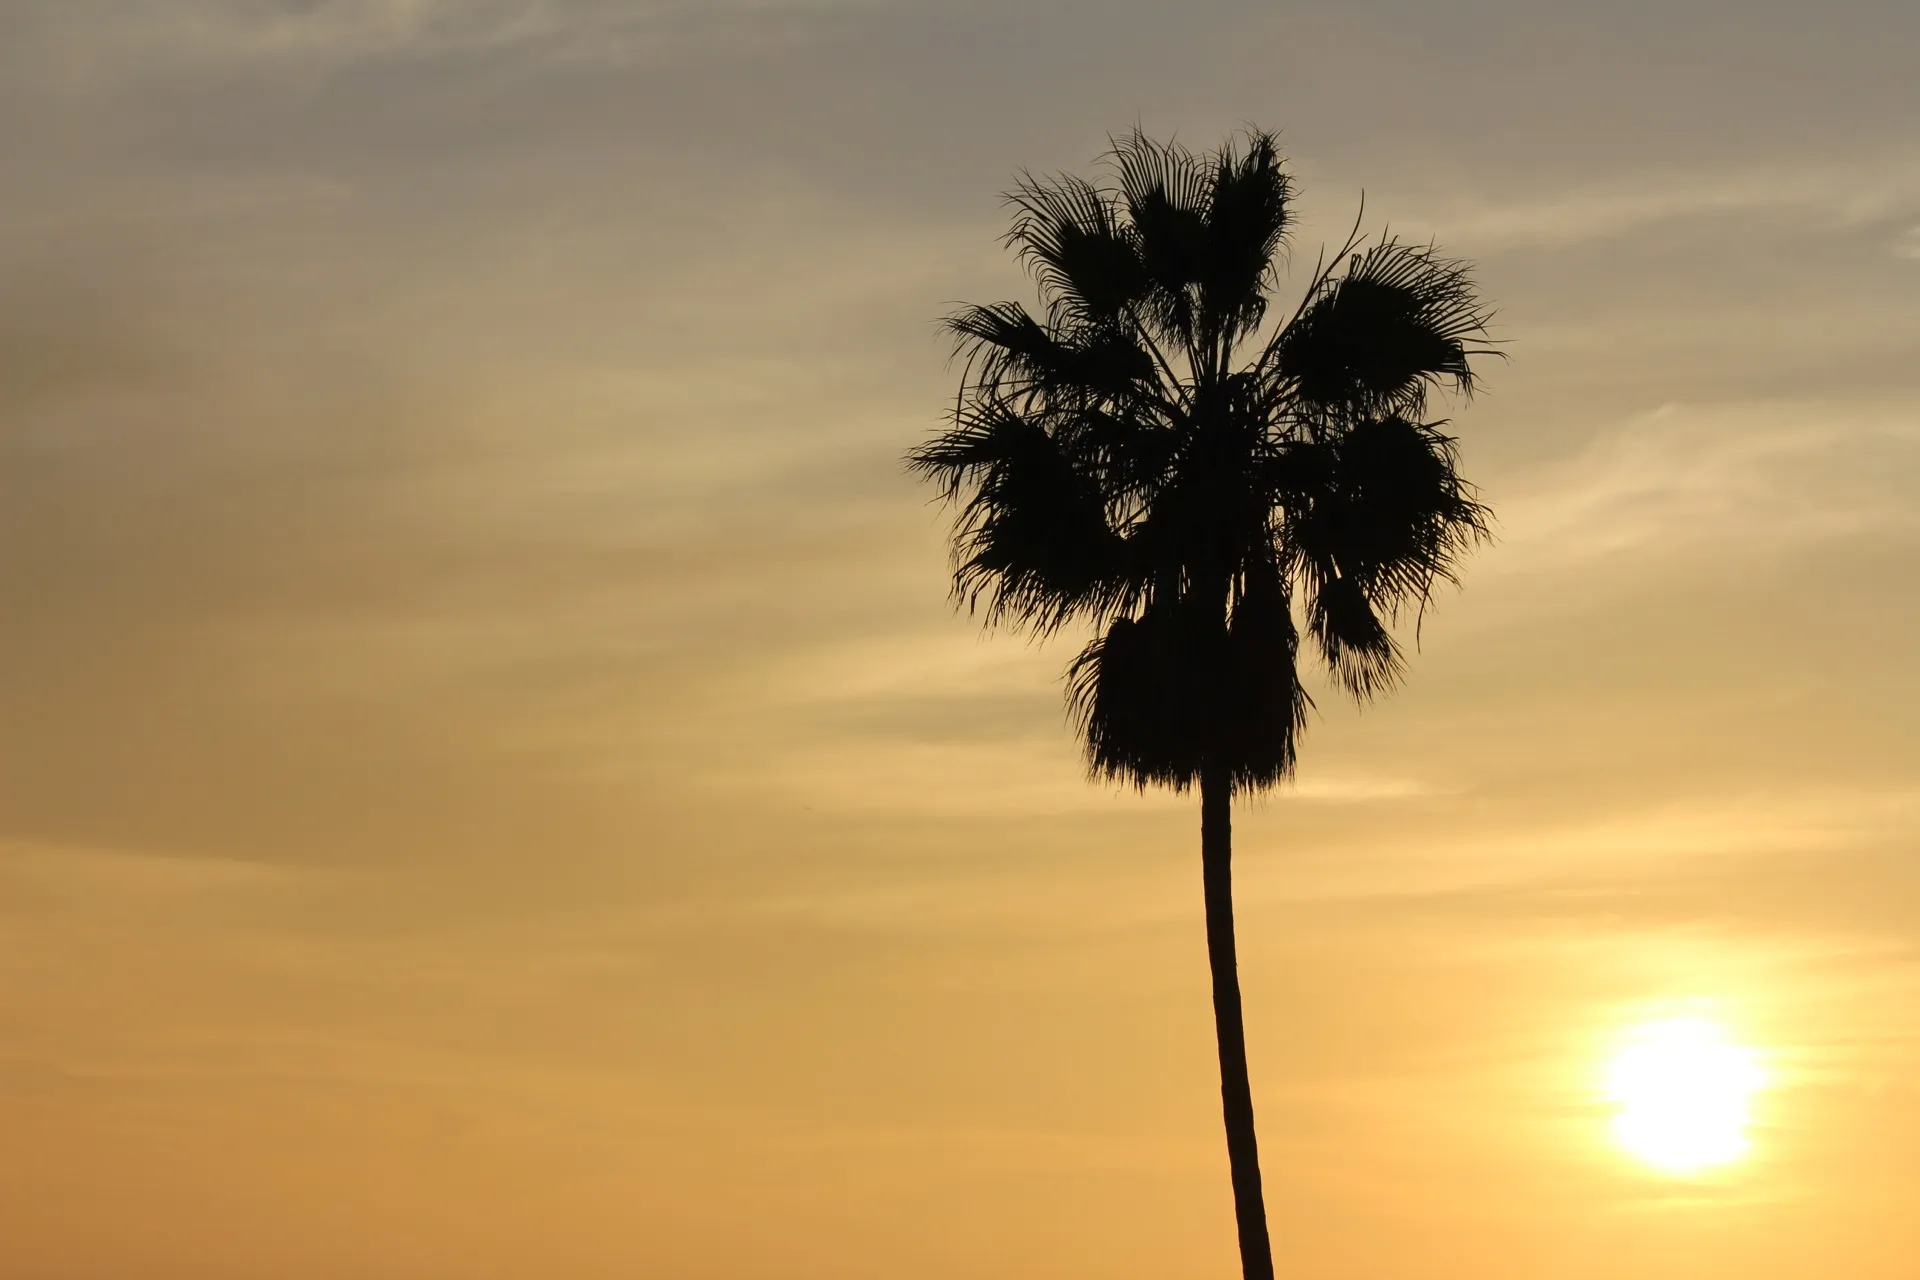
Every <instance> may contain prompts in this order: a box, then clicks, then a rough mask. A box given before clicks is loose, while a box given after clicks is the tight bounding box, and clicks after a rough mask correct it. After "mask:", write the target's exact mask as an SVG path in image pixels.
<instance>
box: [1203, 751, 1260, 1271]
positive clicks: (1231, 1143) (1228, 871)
mask: <svg viewBox="0 0 1920 1280" xmlns="http://www.w3.org/2000/svg"><path fill="white" fill-rule="evenodd" d="M1200 874H1201V878H1202V880H1203V881H1204V883H1205V885H1206V901H1207V963H1208V965H1209V966H1210V967H1211V968H1212V970H1213V1027H1214V1033H1215V1036H1216V1038H1217V1039H1218V1040H1219V1042H1220V1107H1221V1111H1222V1112H1223V1114H1224V1116H1225V1119H1226V1123H1227V1163H1228V1165H1229V1167H1230V1168H1231V1169H1232V1171H1233V1213H1234V1218H1235V1221H1236V1222H1237V1223H1238V1224H1239V1228H1240V1273H1241V1275H1242V1276H1243V1277H1244V1280H1273V1248H1272V1246H1271V1245H1270V1244H1269V1243H1268V1241H1267V1206H1266V1201H1265V1198H1264V1197H1263V1196H1262V1195H1261V1192H1260V1150H1259V1147H1258V1144H1257V1143H1256V1142H1255V1140H1254V1134H1253V1088H1252V1086H1251V1085H1250V1084H1249V1083H1248V1081H1247V1033H1246V1026H1245V1023H1244V1022H1243V1020H1242V1018H1241V1015H1240V970H1239V960H1238V958H1237V956H1236V954H1235V950H1234V944H1233V781H1232V779H1231V777H1230V776H1229V775H1228V774H1227V773H1226V771H1225V770H1222V769H1218V768H1209V769H1207V770H1206V771H1205V772H1203V773H1202V774H1201V777H1200Z"/></svg>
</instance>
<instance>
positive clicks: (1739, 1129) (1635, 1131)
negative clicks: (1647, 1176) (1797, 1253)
mask: <svg viewBox="0 0 1920 1280" xmlns="http://www.w3.org/2000/svg"><path fill="white" fill-rule="evenodd" d="M1764 1083H1765V1079H1764V1075H1763V1073H1762V1072H1761V1070H1760V1065H1759V1061H1758V1059H1757V1057H1756V1055H1755V1054H1754V1052H1753V1051H1752V1050H1751V1049H1747V1048H1744V1047H1742V1046H1740V1045H1737V1044H1734V1043H1733V1042H1732V1041H1730V1040H1729V1039H1728V1038H1727V1035H1726V1032H1725V1031H1724V1029H1722V1028H1721V1027H1720V1026H1718V1025H1717V1024H1715V1023H1713V1022H1710V1021H1708V1020H1706V1019H1704V1018H1668V1019H1664V1020H1662V1021H1658V1022H1647V1023H1642V1024H1641V1025H1639V1026H1637V1027H1635V1028H1633V1030H1632V1031H1630V1032H1629V1033H1628V1035H1627V1037H1626V1041H1625V1043H1624V1044H1623V1045H1622V1047H1621V1048H1620V1050H1619V1052H1618V1053H1617V1054H1616V1055H1615V1056H1614V1058H1613V1061H1612V1063H1611V1064H1610V1065H1609V1067H1608V1069H1607V1077H1606V1094H1607V1098H1608V1099H1609V1100H1610V1101H1611V1102H1612V1103H1613V1104H1614V1105H1615V1108H1616V1110H1615V1112H1614V1117H1613V1135H1614V1138H1615V1139H1616V1140H1617V1141H1618V1142H1619V1143H1620V1145H1621V1146H1622V1147H1624V1148H1626V1149H1627V1150H1628V1151H1629V1152H1631V1153H1632V1154H1633V1155H1635V1156H1637V1157H1639V1158H1640V1159H1641V1160H1644V1161H1645V1162H1646V1163H1648V1164H1650V1165H1652V1166H1654V1167H1655V1168H1657V1169H1660V1170H1663V1171H1665V1172H1667V1173H1676V1174H1685V1173H1694V1172H1697V1171H1700V1170H1704V1169H1708V1168H1712V1167H1714V1166H1717V1165H1724V1164H1728V1163H1731V1162H1732V1161H1735V1160H1738V1159H1739V1158H1740V1157H1741V1156H1743V1155H1745V1154H1746V1153H1747V1146H1748V1144H1747V1121H1748V1112H1749V1109H1750V1104H1751V1102H1752V1099H1753V1095H1754V1093H1755V1092H1757V1091H1758V1090H1759V1088H1760V1087H1761V1085H1762V1084H1764Z"/></svg>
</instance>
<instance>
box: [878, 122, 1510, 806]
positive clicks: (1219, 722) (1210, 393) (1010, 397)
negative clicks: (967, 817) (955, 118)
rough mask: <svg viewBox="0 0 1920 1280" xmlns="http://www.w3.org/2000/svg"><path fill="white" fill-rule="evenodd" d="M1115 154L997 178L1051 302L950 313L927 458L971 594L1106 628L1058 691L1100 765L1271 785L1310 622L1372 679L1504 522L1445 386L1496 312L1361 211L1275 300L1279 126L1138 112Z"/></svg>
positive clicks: (1297, 714)
mask: <svg viewBox="0 0 1920 1280" xmlns="http://www.w3.org/2000/svg"><path fill="white" fill-rule="evenodd" d="M1108 160H1109V163H1110V170H1111V174H1112V179H1113V180H1112V182H1111V183H1110V184H1108V185H1100V184H1096V183H1093V182H1088V181H1086V180H1083V179H1080V178H1076V177H1071V176H1064V177H1058V178H1054V179H1050V180H1044V181H1042V180H1035V179H1032V178H1027V179H1025V180H1023V181H1022V182H1021V183H1020V185H1019V186H1018V187H1017V188H1016V189H1015V191H1014V192H1013V193H1012V194H1011V195H1010V196H1009V197H1008V199H1009V203H1010V204H1011V206H1012V207H1013V209H1014V210H1015V217H1014V222H1013V228H1012V230H1011V231H1010V232H1009V234H1008V236H1007V243H1008V244H1009V246H1010V247H1012V248H1014V249H1015V250H1016V251H1017V253H1018V256H1019V257H1020V259H1021V260H1022V262H1023V263H1024V264H1025V265H1026V266H1027V268H1028V269H1029V270H1030V272H1031V274H1032V275H1033V277H1034V279H1035V281H1036V283H1037V285H1038V288H1039V293H1040V297H1041V302H1042V311H1041V314H1039V315H1037V316H1036V315H1035V314H1034V313H1032V312H1030V311H1029V310H1027V309H1026V308H1025V307H1023V306H1021V305H1020V304H1019V303H1014V302H1002V303H995V304H992V305H988V306H968V307H964V308H962V309H961V310H959V311H957V312H956V313H954V314H953V315H951V316H950V317H949V318H948V320H947V322H946V324H947V327H948V328H949V330H950V331H951V333H952V334H953V336H954V339H955V342H956V348H957V352H958V354H959V355H960V356H961V357H962V358H963V359H964V361H965V372H964V375H963V378H962V382H961V387H960V392H959V395H958V398H957V400H956V402H955V406H954V409H953V413H952V422H951V425H950V426H949V427H948V428H947V429H946V430H945V431H943V432H942V433H941V434H939V435H938V436H937V437H936V438H934V439H933V440H931V441H929V442H928V443H927V444H925V445H924V446H922V447H921V448H919V449H917V450H915V451H914V452H913V453H912V454H911V455H910V457H909V462H910V465H911V466H912V467H913V468H914V469H915V470H917V471H919V472H920V473H922V474H924V475H926V476H928V477H930V478H931V479H933V480H934V481H936V482H937V483H938V484H939V485H940V486H942V489H943V491H944V493H945V495H946V496H947V497H948V498H950V499H952V500H954V501H956V502H957V503H958V504H959V507H960V513H959V519H958V522H957V526H956V530H955V549H956V561H957V569H956V572H955V579H954V583H955V591H956V593H957V594H958V595H959V597H960V598H962V599H963V600H965V601H966V602H967V603H968V604H969V606H975V607H979V608H981V609H983V611H984V613H985V616H986V618H987V620H988V621H989V622H1007V623H1013V624H1017V625H1024V626H1028V627H1031V628H1033V629H1036V630H1038V631H1041V632H1050V631H1053V630H1055V629H1057V628H1059V627H1061V626H1063V625H1065V624H1067V623H1070V622H1081V623H1087V624H1091V625H1092V626H1093V627H1094V628H1095V630H1096V632H1097V635H1096V638H1095V639H1094V640H1093V641H1092V642H1091V643H1090V644H1089V645H1087V647H1086V648H1085V649H1084V650H1083V651H1082V652H1081V653H1080V654H1079V656H1078V657H1077V658H1076V659H1075V660H1074V661H1073V663H1072V664H1071V666H1070V667H1069V698H1070V705H1071V707H1072V708H1073V711H1074V713H1075V716H1076V719H1077V721H1078V723H1079V727H1080V728H1081V730H1082V733H1083V736H1084V738H1085V741H1086V745H1087V752H1088V757H1089V761H1090V764H1091V766H1092V768H1093V770H1094V771H1095V772H1096V773H1097V774H1099V775H1102V776H1106V777H1110V778H1118V779H1125V780H1127V781H1129V782H1132V783H1135V784H1137V785H1140V786H1145V785H1146V784H1147V783H1149V782H1157V783H1164V784H1167V785H1170V786H1172V787H1174V788H1176V789H1185V788H1186V787H1188V786H1190V785H1193V784H1195V783H1196V782H1198V781H1200V780H1201V778H1202V777H1203V775H1208V774H1211V775H1212V776H1214V777H1216V778H1218V779H1220V781H1221V782H1223V783H1225V784H1226V785H1227V787H1229V788H1230V789H1232V790H1240V789H1243V788H1259V787H1265V786H1270V785H1272V784H1273V783H1275V782H1277V781H1278V780H1280V779H1281V778H1283V777H1285V776H1287V775H1288V774H1289V773H1290V772H1291V771H1292V769H1293V765H1294V758H1295V757H1294V751H1295V742H1296V738H1297V735H1298V733H1299V730H1300V728H1301V726H1302V723H1303V717H1304V715H1305V712H1306V709H1307V707H1308V705H1309V702H1308V698H1307V695H1306V693H1305V691H1304V689H1303V688H1302V686H1301V683H1300V679H1299V672H1298V662H1297V657H1298V651H1299V630H1300V628H1301V627H1302V626H1304V628H1305V630H1306V632H1307V634H1308V636H1309V637H1310V638H1311V641H1312V645H1313V647H1314V649H1316V650H1317V651H1318V653H1319V655H1320V656H1321V657H1322V658H1323V659H1324V661H1325V663H1326V665H1327V667H1328V669H1329V670H1330V672H1331V673H1332V675H1333V677H1334V678H1335V679H1336V681H1337V682H1338V683H1339V684H1340V685H1342V686H1343V687H1344V688H1345V689H1346V690H1347V691H1349V692H1350V693H1352V694H1353V695H1354V696H1356V697H1360V698H1364V697H1366V696H1367V695H1369V694H1371V693H1373V692H1375V691H1377V690H1378V689H1380V688H1382V687H1384V686H1385V685H1387V684H1390V683H1391V682H1392V681H1393V680H1394V679H1395V678H1396V677H1397V675H1398V674H1399V671H1400V666H1401V652H1400V648H1399V646H1398V644H1397V642H1396V641H1395V639H1394V637H1393V634H1392V632H1391V631H1390V629H1389V627H1390V624H1391V623H1392V622H1393V621H1394V620H1395V619H1396V618H1397V617H1398V616H1400V615H1401V614H1403V613H1404V612H1406V611H1407V610H1408V609H1409V608H1412V609H1414V610H1415V611H1417V610H1418V609H1419V608H1421V607H1423V606H1424V605H1425V603H1426V602H1427V600H1428V599H1429V598H1430V594H1431V592H1432V589H1433V587H1434V584H1435V583H1436V581H1438V580H1442V579H1446V578H1449V577H1450V576H1451V570H1452V566H1453V564H1454V562H1455V560H1456V558H1457V557H1458V555H1459V554H1460V553H1461V552H1462V551H1463V550H1464V549H1465V548H1466V547H1467V546H1468V545H1469V544H1471V543H1472V542H1474V541H1475V540H1476V539H1477V538H1479V537H1480V536H1481V535H1482V534H1483V533H1484V532H1485V528H1486V524H1485V512H1484V509H1483V508H1482V507H1481V506H1480V505H1479V504H1478V503H1476V502H1475V501H1474V500H1473V498H1472V496H1471V490H1470V488H1469V486H1467V485H1466V484H1465V483H1464V482H1463V481H1462V480H1461V479H1460V477H1459V475H1458V474H1457V473H1456V470H1455V453H1454V442H1453V440H1452V439H1451V437H1449V436H1448V435H1446V434H1445V433H1444V427H1445V425H1446V424H1445V423H1444V422H1441V421H1431V420H1429V419H1428V417H1427V408H1428V401H1429V397H1430V394H1431V393H1432V392H1433V391H1435V390H1436V389H1439V388H1443V387H1445V388H1451V389H1453V390H1455V391H1458V392H1462V393H1471V391H1472V389H1473V385H1474V379H1473V372H1472V369H1471V368H1470V365H1469V360H1470V358H1471V357H1473V356H1475V355H1480V354H1486V353H1487V352H1488V350H1489V348H1488V346H1487V334H1486V330H1487V321H1488V317H1489V312H1488V311H1487V310H1486V308H1485V307H1484V306H1483V305H1482V304H1481V303H1480V301H1479V300H1478V297H1477V295H1476V293H1475V290H1474V287H1473V285H1472V282H1471V281H1470V280H1469V278H1468V276H1467V274H1466V272H1465V269H1464V268H1463V267H1462V265H1461V264H1459V263H1456V262H1453V261H1450V260H1447V259H1445V258H1442V257H1440V256H1439V255H1437V254H1436V253H1435V252H1434V251H1433V250H1432V248H1431V247H1423V246H1418V245H1409V244H1405V243H1401V242H1399V241H1396V240H1394V239H1391V238H1388V237H1382V238H1381V239H1379V240H1378V241H1374V242H1372V243H1366V242H1363V241H1362V240H1361V239H1360V238H1359V237H1358V236H1350V237H1349V238H1348V241H1347V243H1346V244H1345V245H1344V246H1343V247H1342V248H1341V249H1340V251H1339V252H1337V253H1335V254H1333V255H1331V257H1330V258H1329V259H1327V260H1326V261H1325V262H1324V263H1323V265H1322V266H1321V267H1320V268H1319V269H1317V270H1316V271H1315V273H1314V275H1313V277H1312V279H1311V280H1310V281H1309V282H1308V284H1307V286H1306V289H1305V293H1304V296H1303V297H1302V299H1301V301H1300V303H1299V305H1298V306H1297V307H1296V308H1295V310H1294V311H1293V313H1292V314H1291V315H1290V316H1287V317H1286V318H1285V319H1284V320H1277V319H1276V318H1275V316H1274V314H1273V312H1272V309H1271V301H1272V298H1273V295H1274V293H1275V290H1276V288H1277V286H1278V285H1279V283H1280V279H1279V271H1278V268H1277V264H1278V263H1279V262H1280V261H1281V260H1282V259H1283V256H1284V250H1285V247H1286V244H1287V240H1288V238H1289V234H1290V232H1291V230H1292V225H1293V217H1292V211H1291V204H1292V195H1293V185H1292V181H1291V179H1290V178H1289V177H1288V175H1287V173H1286V171H1285V168H1284V164H1283V161H1282V158H1281V156H1280V154H1279V150H1278V148H1277V145H1276V142H1275V139H1274V137H1273V135H1271V134H1268V133H1264V132H1259V131H1252V132H1249V133H1247V134H1245V135H1243V136H1241V137H1239V138H1236V139H1233V140H1231V141H1229V142H1228V143H1227V144H1226V145H1224V146H1223V147H1221V148H1220V149H1219V150H1216V151H1210V152H1205V153H1196V152H1193V151H1190V150H1188V149H1186V148H1184V147H1182V146H1180V145H1178V144H1163V143H1157V142H1154V141H1151V140H1149V139H1147V138H1145V137H1143V136H1142V135H1140V134H1139V133H1137V132H1136V133H1134V134H1132V135H1129V136H1127V137H1125V138H1122V139H1120V140H1118V141H1117V142H1115V143H1114V145H1113V148H1112V150H1111V152H1110V153H1109V156H1108Z"/></svg>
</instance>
